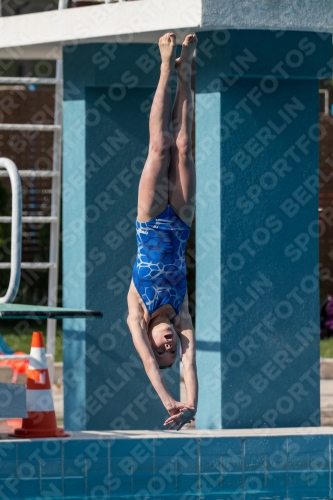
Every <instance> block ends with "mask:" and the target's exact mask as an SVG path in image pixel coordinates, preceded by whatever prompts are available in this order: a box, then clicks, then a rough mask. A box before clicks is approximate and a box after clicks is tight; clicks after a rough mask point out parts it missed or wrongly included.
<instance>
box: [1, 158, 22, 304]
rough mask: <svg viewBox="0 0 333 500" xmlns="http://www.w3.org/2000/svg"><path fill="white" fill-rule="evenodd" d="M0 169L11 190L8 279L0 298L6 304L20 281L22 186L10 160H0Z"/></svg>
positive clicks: (13, 297)
mask: <svg viewBox="0 0 333 500" xmlns="http://www.w3.org/2000/svg"><path fill="white" fill-rule="evenodd" d="M0 168H4V169H6V171H7V173H8V175H9V179H10V184H11V188H12V216H11V217H8V219H9V220H8V222H11V223H12V237H11V251H10V253H11V255H10V258H11V261H10V264H9V269H10V278H9V285H8V289H7V292H6V294H5V295H4V296H3V297H0V304H6V303H8V302H13V301H14V299H15V297H16V295H17V292H18V289H19V286H20V280H21V255H22V186H21V179H20V176H19V173H18V170H17V167H16V165H15V163H14V162H13V161H12V160H9V158H0Z"/></svg>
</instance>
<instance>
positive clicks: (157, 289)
mask: <svg viewBox="0 0 333 500" xmlns="http://www.w3.org/2000/svg"><path fill="white" fill-rule="evenodd" d="M190 232H191V228H190V227H189V226H188V225H187V224H185V222H183V221H182V220H181V219H180V218H179V216H178V215H177V214H176V212H175V211H174V210H173V208H172V207H171V206H170V205H168V206H167V208H166V209H165V210H164V211H163V212H162V213H161V214H160V215H158V216H157V217H155V219H151V220H150V221H148V222H138V221H136V239H137V244H138V253H137V257H136V261H135V264H134V268H133V273H132V274H133V282H134V285H135V287H136V289H137V291H138V292H139V294H140V296H141V298H142V300H143V301H144V303H145V305H146V307H147V310H148V313H149V315H150V316H151V315H152V314H153V312H155V311H156V310H157V309H159V308H160V307H161V306H163V305H165V304H171V306H172V307H173V308H174V310H175V312H176V314H178V313H179V310H180V308H181V305H182V303H183V300H184V297H185V294H186V287H187V282H186V262H185V246H186V242H187V240H188V237H189V235H190Z"/></svg>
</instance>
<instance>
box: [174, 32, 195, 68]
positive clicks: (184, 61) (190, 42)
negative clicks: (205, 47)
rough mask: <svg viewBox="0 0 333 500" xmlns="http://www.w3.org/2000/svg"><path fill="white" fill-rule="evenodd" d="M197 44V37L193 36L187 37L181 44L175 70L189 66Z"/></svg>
mask: <svg viewBox="0 0 333 500" xmlns="http://www.w3.org/2000/svg"><path fill="white" fill-rule="evenodd" d="M197 43H198V39H197V36H196V35H195V34H190V35H187V37H186V38H185V40H184V42H183V46H182V53H181V54H180V57H178V58H177V59H176V61H175V65H176V69H177V71H179V69H181V67H182V66H190V65H191V62H192V59H193V53H194V50H195V47H196V45H197Z"/></svg>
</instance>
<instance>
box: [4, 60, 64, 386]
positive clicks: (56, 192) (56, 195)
mask: <svg viewBox="0 0 333 500" xmlns="http://www.w3.org/2000/svg"><path fill="white" fill-rule="evenodd" d="M62 83H63V82H62V60H57V62H56V77H55V78H23V77H22V78H21V77H17V78H12V77H1V78H0V84H26V85H28V84H38V85H54V86H55V109H54V125H38V124H2V123H0V131H1V130H19V131H29V132H30V131H34V132H35V131H40V132H50V133H53V134H54V135H53V161H52V170H48V171H45V170H44V171H41V170H19V175H20V177H21V178H23V177H30V178H37V177H44V178H45V177H48V178H51V179H52V187H51V215H50V216H49V217H43V216H26V217H22V222H23V223H24V222H26V223H49V224H51V227H50V247H49V262H22V263H21V269H34V270H38V269H48V270H49V282H48V306H49V307H55V306H57V290H58V271H59V229H60V191H61V146H62V145H61V140H62V98H63V85H62ZM7 175H8V173H7V172H6V171H4V170H2V171H1V170H0V177H4V176H7ZM11 222H12V217H0V223H11ZM10 268H11V263H10V262H8V263H7V262H6V263H0V270H1V269H10ZM55 337H56V320H53V319H49V320H47V340H46V353H47V355H48V356H47V357H48V358H50V360H51V363H50V364H49V369H50V379H51V381H52V380H53V362H54V355H55ZM27 357H29V356H27ZM11 359H13V358H11Z"/></svg>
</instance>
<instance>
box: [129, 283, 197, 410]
mask: <svg viewBox="0 0 333 500" xmlns="http://www.w3.org/2000/svg"><path fill="white" fill-rule="evenodd" d="M127 301H128V310H129V314H128V318H127V324H128V327H129V329H130V332H131V334H132V339H133V343H134V346H135V348H136V350H137V351H138V354H139V356H140V358H141V360H142V362H143V366H144V368H145V371H146V373H147V376H148V378H149V380H150V382H151V384H152V386H153V387H154V389H155V391H156V392H157V394H158V395H159V397H160V399H161V401H162V403H163V405H164V407H165V408H166V409H167V410H168V412H169V413H170V414H174V413H175V412H176V410H179V409H182V408H189V405H187V404H186V403H180V402H178V401H175V400H174V398H173V397H172V396H171V394H170V392H169V390H168V387H167V385H166V383H165V381H164V378H163V377H162V375H161V372H160V370H159V367H158V364H157V361H156V359H155V356H154V353H153V351H152V348H151V345H150V344H149V341H148V336H147V330H146V324H145V321H144V318H143V315H142V313H141V311H140V306H139V304H138V301H137V298H136V295H135V292H133V289H131V288H130V291H129V293H128V296H127Z"/></svg>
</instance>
